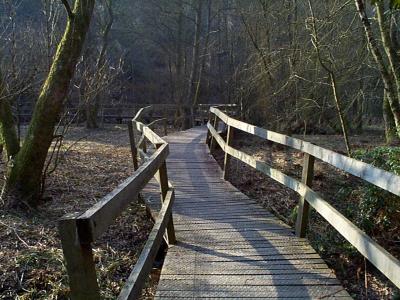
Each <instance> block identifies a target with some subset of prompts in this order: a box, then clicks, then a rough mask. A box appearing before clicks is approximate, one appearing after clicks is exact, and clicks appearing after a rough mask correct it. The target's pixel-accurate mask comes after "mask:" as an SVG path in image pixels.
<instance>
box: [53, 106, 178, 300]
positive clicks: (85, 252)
mask: <svg viewBox="0 0 400 300" xmlns="http://www.w3.org/2000/svg"><path fill="white" fill-rule="evenodd" d="M150 110H151V107H146V108H143V109H141V110H140V111H139V112H138V113H137V114H136V116H135V118H134V119H133V120H132V122H130V123H129V126H128V129H129V138H130V143H131V151H132V159H133V165H134V170H135V172H134V173H133V175H132V176H130V177H129V178H127V179H126V180H125V181H124V182H123V183H121V184H120V185H119V186H118V187H117V188H116V189H114V190H113V191H112V192H111V193H109V194H108V195H106V196H105V197H104V198H102V199H101V200H100V201H99V202H98V203H96V204H95V205H94V206H92V207H91V208H89V209H88V210H87V211H85V212H84V213H74V214H68V215H66V216H64V217H63V218H62V219H60V220H59V223H58V225H59V233H60V237H61V242H62V248H63V253H64V258H65V261H66V267H67V272H68V277H69V285H70V289H71V298H72V299H89V300H91V299H96V300H97V299H100V289H99V286H98V282H97V276H96V270H95V263H94V260H93V252H92V245H91V243H92V242H94V241H95V240H96V239H97V238H98V237H99V236H101V235H102V234H103V233H104V232H105V231H106V230H107V228H108V227H109V226H110V225H111V224H112V223H114V221H115V219H116V218H117V217H118V216H120V215H121V213H122V212H123V211H124V210H125V209H126V207H127V206H128V204H129V203H131V202H132V201H134V200H135V199H140V194H139V193H140V192H141V190H142V189H143V188H144V187H145V185H146V184H147V183H148V182H149V181H150V180H151V179H152V178H153V177H154V176H155V177H156V179H157V181H158V182H159V184H160V192H161V201H162V207H161V210H160V212H159V213H158V215H157V218H156V220H155V224H154V226H153V229H152V231H151V233H150V235H149V238H148V240H147V242H146V244H145V246H144V248H143V250H142V252H141V255H140V257H139V259H138V261H137V263H136V265H135V266H134V268H133V270H132V272H131V274H130V276H129V277H128V280H127V281H126V283H125V285H124V287H123V289H122V291H121V293H120V295H119V297H118V299H119V300H125V299H137V297H138V296H139V295H140V292H141V289H142V288H143V285H144V283H145V278H146V277H147V276H148V274H149V273H150V271H151V267H152V264H153V262H154V259H155V256H156V254H157V251H158V249H159V248H160V246H161V242H162V238H163V235H164V234H165V235H166V238H167V240H168V243H169V244H174V243H175V242H176V240H175V232H174V226H173V219H172V205H173V202H174V198H175V196H174V189H173V187H172V185H171V184H170V183H169V182H168V174H167V167H166V159H167V157H168V154H169V145H168V143H166V142H165V141H164V140H163V139H162V138H161V137H159V136H158V135H157V134H156V133H154V132H153V131H152V130H151V128H150V126H147V125H145V124H144V123H142V122H141V121H140V119H141V117H142V116H143V115H144V114H145V113H146V112H148V111H150ZM154 124H155V122H153V123H152V125H154ZM165 129H166V128H165ZM135 131H136V133H139V134H141V142H140V143H138V144H136V143H135ZM147 141H149V142H150V144H152V145H153V146H154V148H155V149H154V152H153V153H152V154H151V155H147V154H146V160H144V161H143V163H142V164H141V165H140V166H139V162H138V159H137V155H138V153H139V150H140V151H143V149H144V152H147V146H146V145H147ZM138 147H140V149H138Z"/></svg>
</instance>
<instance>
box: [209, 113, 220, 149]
mask: <svg viewBox="0 0 400 300" xmlns="http://www.w3.org/2000/svg"><path fill="white" fill-rule="evenodd" d="M213 127H214V129H215V131H217V132H218V117H217V115H215V116H214V122H213ZM214 150H215V139H214V137H213V136H212V135H211V141H210V153H213V152H214Z"/></svg>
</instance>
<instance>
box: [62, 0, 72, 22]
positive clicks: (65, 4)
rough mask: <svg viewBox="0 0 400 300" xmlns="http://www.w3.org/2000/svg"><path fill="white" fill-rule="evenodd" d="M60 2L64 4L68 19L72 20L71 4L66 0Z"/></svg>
mask: <svg viewBox="0 0 400 300" xmlns="http://www.w3.org/2000/svg"><path fill="white" fill-rule="evenodd" d="M61 2H62V4H64V6H65V10H66V11H67V14H68V19H70V20H72V19H73V18H74V13H73V12H72V9H71V6H70V5H69V2H68V0H61Z"/></svg>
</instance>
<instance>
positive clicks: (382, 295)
mask: <svg viewBox="0 0 400 300" xmlns="http://www.w3.org/2000/svg"><path fill="white" fill-rule="evenodd" d="M294 137H297V138H300V139H304V140H307V141H309V142H312V143H314V144H317V145H320V146H322V147H325V148H328V149H332V150H335V151H337V152H340V153H345V147H344V144H343V142H342V137H341V136H332V135H312V136H305V137H304V136H294ZM351 144H352V145H353V147H354V150H355V149H360V148H369V147H376V146H381V145H383V144H384V140H383V132H380V131H376V130H375V131H370V132H367V133H366V134H364V135H362V136H355V137H352V138H351ZM234 147H235V148H237V149H240V150H242V151H244V152H246V153H248V154H251V155H253V156H254V157H256V158H257V159H260V160H263V161H266V162H267V163H269V164H270V165H272V166H273V167H275V168H277V169H279V170H281V171H283V172H285V173H286V174H288V175H290V176H292V177H294V178H297V179H300V178H301V172H302V154H300V153H299V152H296V151H292V150H290V149H286V148H285V147H283V146H279V145H276V144H275V145H271V144H270V143H268V142H266V141H261V140H260V139H257V138H256V137H251V136H249V135H245V134H238V135H236V136H235V138H234ZM215 157H216V159H217V161H218V162H219V163H220V164H221V165H222V164H223V153H222V151H221V150H219V149H218V151H216V155H215ZM229 172H230V174H234V176H231V177H230V178H229V180H230V181H231V182H232V183H233V184H234V185H235V186H236V187H237V188H239V189H240V190H241V191H242V192H244V193H245V194H247V195H249V196H250V197H252V198H255V199H257V200H258V201H259V202H260V203H261V204H262V205H263V206H264V207H265V208H266V209H268V210H270V211H271V212H273V213H274V214H275V215H277V216H278V217H280V218H281V219H282V220H284V221H285V222H286V223H288V224H290V225H291V226H293V225H294V222H295V218H296V213H295V210H294V208H295V207H296V205H297V203H298V199H299V198H298V196H297V194H296V193H294V192H293V191H291V190H289V189H288V188H286V187H285V186H283V185H281V184H279V183H277V182H275V181H274V180H272V179H270V178H269V177H267V176H266V175H264V174H261V173H260V172H257V171H256V170H254V169H252V168H250V167H248V166H247V165H245V164H243V163H242V162H239V161H238V160H235V159H232V164H231V166H230V170H229ZM314 173H315V176H314V181H313V189H314V190H316V191H317V192H319V193H320V194H321V195H323V196H324V198H325V199H326V200H328V201H329V202H330V203H331V204H332V205H333V206H335V207H336V208H337V209H338V210H339V211H340V212H342V213H344V215H346V216H347V217H349V218H350V219H351V217H350V216H349V214H350V215H351V211H352V210H355V209H357V207H358V201H359V199H357V198H354V197H353V198H351V197H349V198H348V197H347V196H348V195H349V191H351V190H352V189H354V188H356V187H357V186H359V185H360V183H361V182H360V180H359V179H357V178H355V177H353V176H351V175H347V174H345V173H344V172H340V171H339V170H337V169H335V168H334V167H332V166H329V165H327V164H325V163H322V162H320V161H318V160H316V166H315V172H314ZM394 230H396V231H397V232H398V231H399V230H400V228H399V227H396V228H394ZM388 235H389V236H390V233H388V234H385V233H382V232H377V233H376V234H375V236H374V238H375V239H376V240H377V241H378V242H379V243H380V244H381V245H382V246H383V247H384V248H385V249H387V250H389V252H391V253H392V254H393V255H395V256H396V257H398V258H400V245H399V244H398V241H397V244H396V241H395V243H388V240H389V239H388ZM308 238H309V239H310V241H311V243H312V245H313V247H314V248H315V249H316V250H317V251H318V252H319V253H320V255H321V256H322V257H323V258H324V259H325V261H326V262H327V263H328V265H329V266H330V267H331V268H333V269H334V270H335V272H336V274H337V276H338V278H339V279H340V280H341V282H342V284H343V285H344V287H345V288H346V289H347V290H348V291H349V293H350V294H351V295H352V296H353V297H354V298H356V299H400V294H399V291H398V289H396V288H395V287H394V286H393V285H392V284H391V283H390V282H388V280H387V279H386V278H385V277H384V276H383V275H381V274H380V273H379V271H377V270H376V269H375V268H374V267H373V266H372V265H371V264H369V263H365V261H364V259H363V257H362V256H361V255H360V254H358V253H357V251H356V250H355V249H354V248H353V247H351V245H350V244H349V243H348V242H347V241H345V240H344V239H343V238H342V237H341V236H340V235H339V234H338V233H337V232H336V231H335V230H334V229H333V227H331V226H330V225H329V224H328V223H327V222H326V221H324V220H323V219H322V218H321V217H320V216H318V215H317V214H316V213H315V212H312V213H311V216H310V224H309V232H308ZM392 239H395V238H392ZM365 271H367V272H365Z"/></svg>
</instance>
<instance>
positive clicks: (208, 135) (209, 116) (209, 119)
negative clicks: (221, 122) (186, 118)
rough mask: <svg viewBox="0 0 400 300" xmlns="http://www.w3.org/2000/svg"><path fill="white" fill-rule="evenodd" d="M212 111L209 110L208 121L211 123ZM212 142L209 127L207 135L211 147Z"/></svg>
mask: <svg viewBox="0 0 400 300" xmlns="http://www.w3.org/2000/svg"><path fill="white" fill-rule="evenodd" d="M211 115H212V114H211V111H210V110H209V111H208V120H207V123H208V122H210V123H211ZM210 142H211V133H210V130H208V129H207V137H206V144H207V145H208V147H210Z"/></svg>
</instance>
